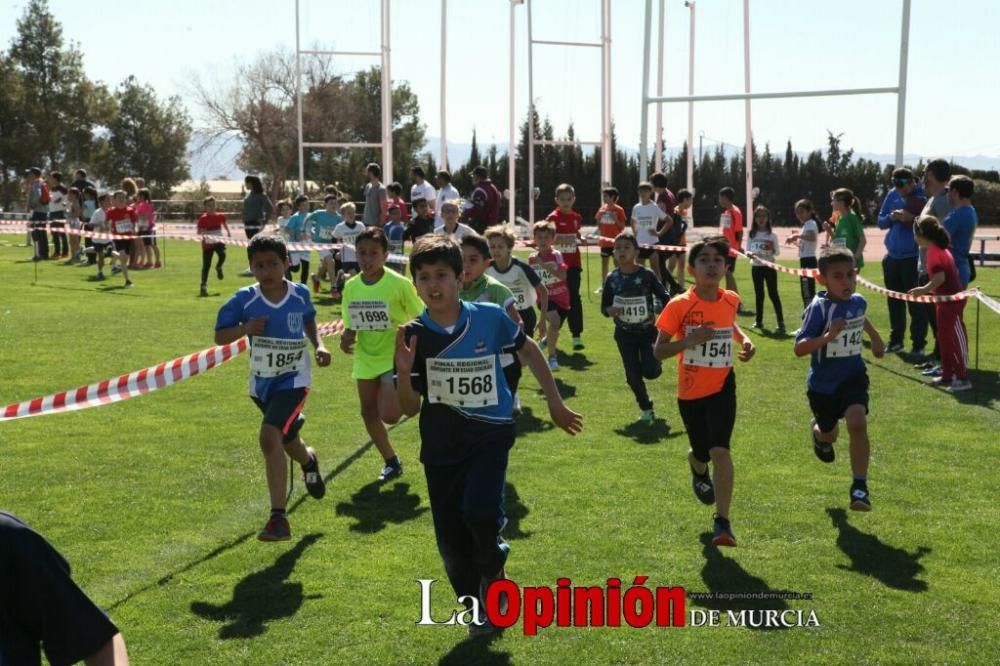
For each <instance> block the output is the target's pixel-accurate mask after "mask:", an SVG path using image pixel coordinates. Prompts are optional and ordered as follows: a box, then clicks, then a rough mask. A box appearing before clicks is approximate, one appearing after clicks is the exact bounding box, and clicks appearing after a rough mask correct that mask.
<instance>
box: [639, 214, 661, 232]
mask: <svg viewBox="0 0 1000 666" xmlns="http://www.w3.org/2000/svg"><path fill="white" fill-rule="evenodd" d="M635 227H636V230H638V231H647V232H649V233H655V232H656V220H655V219H653V218H651V217H640V218H639V219H637V220H636V221H635Z"/></svg>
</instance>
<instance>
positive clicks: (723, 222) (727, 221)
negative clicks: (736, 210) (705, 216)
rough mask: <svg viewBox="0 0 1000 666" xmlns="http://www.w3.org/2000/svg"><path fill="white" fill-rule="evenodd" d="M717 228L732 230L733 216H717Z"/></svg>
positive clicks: (727, 214)
mask: <svg viewBox="0 0 1000 666" xmlns="http://www.w3.org/2000/svg"><path fill="white" fill-rule="evenodd" d="M719 226H720V227H721V228H723V229H732V228H733V216H732V215H731V214H729V213H723V214H722V215H721V216H719Z"/></svg>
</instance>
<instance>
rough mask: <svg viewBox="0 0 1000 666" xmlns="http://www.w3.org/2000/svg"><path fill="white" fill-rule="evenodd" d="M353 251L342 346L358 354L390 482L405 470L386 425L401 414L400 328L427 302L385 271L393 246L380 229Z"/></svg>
mask: <svg viewBox="0 0 1000 666" xmlns="http://www.w3.org/2000/svg"><path fill="white" fill-rule="evenodd" d="M354 252H355V253H356V257H357V263H358V267H359V268H360V269H361V272H360V273H359V274H358V275H355V276H354V277H352V278H351V279H350V280H348V281H347V284H345V285H344V301H343V304H342V305H341V312H342V313H343V318H344V326H345V327H346V329H347V330H345V331H344V334H343V336H341V338H340V349H341V351H343V352H344V353H345V354H353V355H354V364H353V368H352V370H351V377H352V378H353V379H354V380H355V381H357V383H358V398H359V400H360V401H361V418H362V419H363V420H364V422H365V429H366V430H367V431H368V436H369V437H371V438H372V442H374V443H375V448H377V449H378V452H379V453H380V454H382V459H383V461H384V464H383V467H382V472H381V473H380V474H379V477H378V478H379V481H389V480H391V479H395V478H396V477H398V476H401V475H402V474H403V463H402V462H401V461H400V460H399V456H397V455H396V451H395V450H394V449H393V448H392V444H391V443H390V442H389V433H388V432H387V431H386V429H385V424H386V423H388V424H390V425H391V424H393V423H396V422H397V421H399V416H400V412H399V398H398V397H397V395H396V386H395V384H393V376H392V356H393V353H394V352H395V349H396V328H398V327H399V326H400V325H402V324H404V323H406V322H408V321H410V320H411V319H413V318H414V317H416V316H417V315H418V314H420V311H421V310H422V309H423V303H421V302H420V297H418V296H417V290H416V288H414V286H413V283H412V282H410V281H409V280H407V279H406V278H405V277H403V276H402V275H400V274H399V273H397V272H395V271H387V270H385V262H386V259H388V258H389V244H388V242H387V241H386V238H385V233H384V232H383V231H382V230H381V229H379V228H378V227H365V228H364V229H363V230H362V231H361V232H360V233H359V234H358V236H357V238H356V239H355V241H354ZM355 344H356V345H357V346H356V347H355Z"/></svg>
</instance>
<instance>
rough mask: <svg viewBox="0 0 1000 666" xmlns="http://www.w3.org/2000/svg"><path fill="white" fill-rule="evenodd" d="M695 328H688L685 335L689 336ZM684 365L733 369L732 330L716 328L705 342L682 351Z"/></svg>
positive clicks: (729, 328)
mask: <svg viewBox="0 0 1000 666" xmlns="http://www.w3.org/2000/svg"><path fill="white" fill-rule="evenodd" d="M696 328H697V326H688V327H687V331H686V333H685V335H690V334H691V331H693V330H694V329H696ZM684 364H685V365H696V366H698V367H700V368H731V367H733V329H732V328H731V327H727V328H717V329H715V334H714V335H713V336H712V338H711V339H710V340H708V341H707V342H703V343H701V344H700V345H697V346H695V347H689V348H687V349H685V350H684Z"/></svg>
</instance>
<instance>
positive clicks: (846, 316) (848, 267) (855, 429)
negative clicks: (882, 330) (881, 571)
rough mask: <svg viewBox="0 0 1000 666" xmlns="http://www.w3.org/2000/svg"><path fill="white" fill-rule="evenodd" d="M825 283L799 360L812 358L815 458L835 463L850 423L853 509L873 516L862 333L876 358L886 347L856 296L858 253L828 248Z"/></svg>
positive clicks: (812, 307) (799, 345)
mask: <svg viewBox="0 0 1000 666" xmlns="http://www.w3.org/2000/svg"><path fill="white" fill-rule="evenodd" d="M817 279H818V280H819V283H820V284H821V285H823V286H825V287H826V291H821V292H819V293H817V294H816V296H815V297H814V298H813V300H812V303H810V304H809V306H808V307H807V308H806V310H805V312H803V313H802V328H801V329H800V330H799V334H798V335H797V336H796V338H795V355H796V356H805V355H806V354H810V355H811V357H812V362H811V363H810V365H809V375H808V378H807V384H808V390H807V391H806V395H807V396H808V398H809V407H810V408H811V409H812V413H813V420H812V425H811V427H810V432H811V433H812V444H813V452H814V453H815V454H816V457H817V458H819V459H820V460H822V461H823V462H825V463H832V462H833V460H834V451H833V443H834V442H836V441H837V432H838V430H837V422H838V421H840V419H844V421H845V422H846V423H847V432H848V433H849V434H850V442H851V444H850V454H851V473H852V475H853V477H854V478H853V480H852V482H851V493H850V498H851V508H852V509H854V510H855V511H871V508H872V503H871V498H870V497H869V496H868V459H869V457H870V456H871V442H870V441H869V440H868V417H867V414H868V372H867V370H866V369H865V362H864V361H863V360H862V359H861V333H862V331H864V332H865V333H867V334H868V337H869V338H870V339H871V346H872V354H873V355H874V356H875V358H882V356H884V355H885V343H884V342H883V341H882V337H881V336H880V335H879V334H878V331H877V330H875V327H874V326H873V325H872V323H871V322H870V321H868V318H867V317H866V316H865V313H866V312H867V310H868V303H867V302H866V301H865V298H864V297H863V296H861V295H860V294H856V293H854V292H855V289H856V288H857V282H858V272H857V269H856V268H855V266H854V253H853V252H852V251H851V250H850V249H849V248H846V247H837V246H833V247H828V248H826V249H824V250H823V252H822V253H821V254H820V257H819V277H818V278H817Z"/></svg>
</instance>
